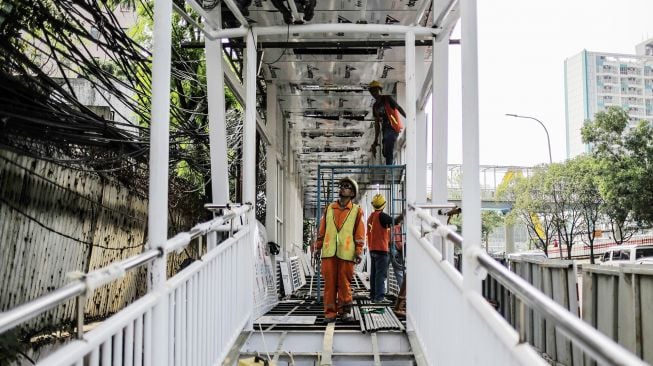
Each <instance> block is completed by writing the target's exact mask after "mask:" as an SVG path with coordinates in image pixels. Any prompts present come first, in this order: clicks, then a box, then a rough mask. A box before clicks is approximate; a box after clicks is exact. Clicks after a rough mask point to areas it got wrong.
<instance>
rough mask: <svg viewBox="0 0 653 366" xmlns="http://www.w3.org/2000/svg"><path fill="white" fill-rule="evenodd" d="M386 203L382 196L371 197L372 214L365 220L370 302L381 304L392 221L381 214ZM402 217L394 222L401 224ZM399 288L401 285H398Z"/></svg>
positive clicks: (388, 216) (383, 295)
mask: <svg viewBox="0 0 653 366" xmlns="http://www.w3.org/2000/svg"><path fill="white" fill-rule="evenodd" d="M385 205H386V201H385V197H384V196H383V195H382V194H380V193H379V194H376V195H375V196H374V197H372V207H373V208H374V212H373V213H372V214H371V215H370V216H369V217H368V218H367V246H368V248H369V251H370V259H371V261H372V267H371V269H370V300H372V301H373V302H383V301H384V300H385V280H386V278H387V277H388V263H389V259H390V258H389V256H388V251H389V249H390V229H391V228H392V225H393V219H392V217H390V215H388V214H386V213H385V212H383V209H384V208H385ZM402 217H403V215H400V216H399V217H397V218H396V219H395V220H394V223H395V224H398V223H400V222H401V220H402ZM399 286H401V284H399Z"/></svg>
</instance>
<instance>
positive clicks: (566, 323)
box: [408, 204, 646, 365]
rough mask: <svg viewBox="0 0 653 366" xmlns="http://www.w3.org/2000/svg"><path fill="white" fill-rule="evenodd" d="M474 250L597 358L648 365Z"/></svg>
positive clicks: (441, 229)
mask: <svg viewBox="0 0 653 366" xmlns="http://www.w3.org/2000/svg"><path fill="white" fill-rule="evenodd" d="M408 206H409V208H410V209H412V210H414V211H415V213H416V214H417V216H418V217H419V218H420V219H422V220H424V221H426V223H427V224H428V225H430V226H432V227H433V228H434V229H436V231H437V232H438V235H440V236H443V237H446V238H447V239H449V240H450V241H452V242H454V243H456V244H462V237H461V236H460V235H458V234H457V233H455V232H454V231H452V230H451V229H450V228H448V227H447V226H446V225H442V224H441V223H440V221H439V220H437V219H436V218H434V217H432V216H431V215H429V214H428V212H427V211H425V210H422V209H420V208H419V207H416V206H414V205H412V204H409V205H408ZM471 254H472V255H471V257H473V258H476V259H477V260H478V262H479V264H480V265H481V266H482V267H483V268H484V269H485V270H487V272H488V273H490V274H492V275H493V276H494V278H495V279H496V280H497V281H498V282H499V283H501V284H502V285H503V286H505V287H506V288H508V289H509V290H510V291H512V292H513V293H514V294H515V295H516V296H517V297H518V298H519V299H520V300H521V301H523V302H524V303H525V304H527V305H528V306H530V307H531V308H532V309H534V310H537V311H539V312H540V313H541V314H542V315H543V317H544V318H546V319H547V320H549V321H552V322H553V323H554V324H555V326H556V329H558V330H559V331H561V332H563V333H564V334H566V335H567V336H568V337H569V338H570V339H573V340H574V341H576V342H578V344H579V345H580V346H582V347H581V348H582V349H583V351H585V352H587V353H589V354H590V355H591V356H592V357H594V358H595V359H596V360H597V361H600V362H603V363H606V364H612V365H646V363H645V362H644V361H642V360H641V359H639V358H638V357H637V356H635V355H633V354H632V353H631V352H630V351H628V350H627V349H625V348H624V347H622V346H621V345H619V344H618V343H616V342H615V341H613V340H612V339H610V338H609V337H608V336H606V335H604V334H603V333H601V332H600V331H598V330H597V329H595V328H593V327H592V326H590V325H589V324H587V323H585V322H584V321H583V320H581V319H580V318H578V317H577V316H575V315H573V314H572V313H570V312H569V311H567V309H565V308H563V307H562V306H561V305H560V304H558V303H556V302H555V301H553V300H552V299H550V298H549V297H547V296H546V295H544V294H543V293H541V292H540V291H539V290H538V289H536V288H535V287H533V286H532V285H531V284H530V283H528V282H526V280H524V279H523V278H521V277H519V276H518V275H517V274H515V273H513V272H511V271H510V270H508V268H506V267H504V266H503V265H502V264H501V263H499V262H497V261H496V260H495V259H494V258H492V257H490V256H489V255H488V254H487V253H485V252H484V251H483V250H481V249H480V248H476V249H475V250H473V251H472V253H471ZM463 276H464V274H463Z"/></svg>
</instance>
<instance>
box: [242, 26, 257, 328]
mask: <svg viewBox="0 0 653 366" xmlns="http://www.w3.org/2000/svg"><path fill="white" fill-rule="evenodd" d="M245 62H246V64H245V65H246V69H245V70H246V73H245V78H246V79H245V125H244V126H243V202H245V203H249V204H251V205H252V209H251V210H250V211H249V213H248V215H247V224H248V225H249V230H250V232H249V234H248V236H249V240H250V241H251V242H253V241H254V240H255V237H254V233H255V229H256V220H255V217H256V38H255V36H254V33H253V32H248V33H247V43H246V57H245ZM249 249H250V251H251V253H250V255H248V256H247V259H248V261H247V263H241V265H243V266H247V267H251V271H249V272H248V273H249V276H247V278H245V279H243V283H244V284H245V286H244V287H243V288H242V289H240V291H243V292H244V293H246V295H245V304H244V305H245V306H247V307H248V312H249V314H250V319H249V322H248V324H247V325H246V326H245V328H246V329H252V324H253V323H252V322H253V319H252V318H251V314H252V309H253V308H254V262H253V258H254V246H253V245H251V246H249Z"/></svg>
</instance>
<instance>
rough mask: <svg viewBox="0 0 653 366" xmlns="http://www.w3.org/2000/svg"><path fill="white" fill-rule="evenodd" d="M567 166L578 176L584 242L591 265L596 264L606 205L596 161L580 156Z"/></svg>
mask: <svg viewBox="0 0 653 366" xmlns="http://www.w3.org/2000/svg"><path fill="white" fill-rule="evenodd" d="M565 164H566V165H567V169H570V170H572V171H575V172H576V173H577V176H578V180H577V184H576V193H577V198H578V206H579V209H580V214H581V221H582V228H583V234H584V240H583V241H584V242H585V244H586V245H587V246H588V247H589V248H590V263H592V264H594V240H595V239H596V234H597V228H598V224H599V220H600V219H601V217H602V211H603V204H604V201H603V197H602V196H601V194H600V193H599V184H598V178H599V175H598V166H597V164H596V161H595V160H594V159H593V158H592V157H591V156H587V155H580V156H578V157H576V158H574V159H572V160H569V161H567V162H566V163H565Z"/></svg>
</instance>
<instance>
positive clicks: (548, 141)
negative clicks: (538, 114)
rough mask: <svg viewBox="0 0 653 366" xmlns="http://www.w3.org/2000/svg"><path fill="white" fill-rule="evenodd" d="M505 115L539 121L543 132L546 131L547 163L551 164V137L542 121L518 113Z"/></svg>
mask: <svg viewBox="0 0 653 366" xmlns="http://www.w3.org/2000/svg"><path fill="white" fill-rule="evenodd" d="M506 116H508V117H515V118H527V119H532V120H534V121H537V123H539V124H540V125H541V126H542V128H544V132H546V143H547V144H548V146H549V164H553V158H552V157H551V139H550V138H549V130H547V129H546V126H545V125H544V123H542V121H540V120H539V119H537V118H535V117H529V116H520V115H518V114H512V113H506Z"/></svg>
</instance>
